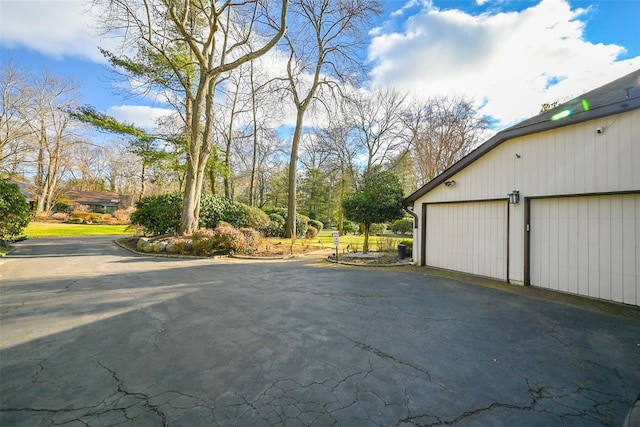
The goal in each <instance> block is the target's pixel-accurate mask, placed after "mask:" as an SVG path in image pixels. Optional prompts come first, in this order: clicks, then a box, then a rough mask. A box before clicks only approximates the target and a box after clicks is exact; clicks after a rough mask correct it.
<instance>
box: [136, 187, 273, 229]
mask: <svg viewBox="0 0 640 427" xmlns="http://www.w3.org/2000/svg"><path fill="white" fill-rule="evenodd" d="M183 203H184V195H183V193H181V192H175V193H168V194H162V195H159V196H149V197H145V198H143V199H141V200H140V201H139V202H138V204H137V205H136V208H137V210H136V211H135V212H134V213H132V214H131V223H132V224H136V225H140V226H143V227H145V228H146V229H147V231H148V232H149V233H151V234H155V235H157V234H165V233H171V232H176V231H178V229H179V227H180V218H181V216H182V208H183ZM199 221H200V222H199V225H200V227H202V228H209V229H214V228H216V227H217V226H218V224H219V223H220V222H221V221H224V222H228V223H230V224H232V225H233V226H234V227H252V228H256V229H261V228H266V227H267V226H268V221H267V216H266V215H265V214H264V213H263V212H262V211H260V210H259V209H256V208H252V207H250V206H247V205H245V204H242V203H237V202H234V201H233V200H231V199H229V198H227V197H224V196H221V195H219V194H203V195H202V196H201V197H200V219H199Z"/></svg>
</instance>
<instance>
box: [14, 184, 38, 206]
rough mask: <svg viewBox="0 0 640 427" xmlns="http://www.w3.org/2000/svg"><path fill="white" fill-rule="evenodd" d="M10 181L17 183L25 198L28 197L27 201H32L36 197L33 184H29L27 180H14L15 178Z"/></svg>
mask: <svg viewBox="0 0 640 427" xmlns="http://www.w3.org/2000/svg"><path fill="white" fill-rule="evenodd" d="M10 181H11V183H12V184H15V185H17V186H18V188H19V189H20V192H21V193H22V195H23V196H24V197H25V199H27V202H32V201H34V200H35V199H36V196H35V191H33V190H34V188H33V186H32V185H30V184H27V183H26V182H20V181H14V180H10Z"/></svg>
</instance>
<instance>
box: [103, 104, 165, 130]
mask: <svg viewBox="0 0 640 427" xmlns="http://www.w3.org/2000/svg"><path fill="white" fill-rule="evenodd" d="M106 113H107V114H108V115H109V116H112V117H114V118H116V119H118V120H119V121H121V122H124V123H130V124H134V125H136V126H137V127H141V128H144V129H152V128H154V127H156V120H157V119H159V118H160V117H164V116H169V115H171V114H173V113H174V110H171V109H168V108H154V107H147V106H142V105H117V106H113V107H109V108H108V109H107V111H106Z"/></svg>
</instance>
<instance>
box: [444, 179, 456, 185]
mask: <svg viewBox="0 0 640 427" xmlns="http://www.w3.org/2000/svg"><path fill="white" fill-rule="evenodd" d="M444 185H446V186H447V187H453V186H454V185H456V182H455V181H454V180H451V181H445V182H444Z"/></svg>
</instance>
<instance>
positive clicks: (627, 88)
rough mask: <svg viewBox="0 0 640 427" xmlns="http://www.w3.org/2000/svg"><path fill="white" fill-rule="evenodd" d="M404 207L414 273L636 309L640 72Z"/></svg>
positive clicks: (476, 159) (521, 133)
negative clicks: (410, 223)
mask: <svg viewBox="0 0 640 427" xmlns="http://www.w3.org/2000/svg"><path fill="white" fill-rule="evenodd" d="M404 205H405V206H406V207H407V208H409V209H410V210H411V211H412V212H413V213H414V216H415V225H416V228H415V229H414V247H413V254H414V259H416V261H417V262H418V264H420V265H426V266H431V267H437V268H443V269H448V270H455V271H461V272H466V273H471V274H476V275H481V276H487V277H491V278H495V279H499V280H504V281H508V282H510V283H515V284H524V285H531V286H538V287H542V288H548V289H553V290H557V291H562V292H568V293H573V294H578V295H585V296H589V297H595V298H600V299H605V300H610V301H616V302H621V303H625V304H631V305H640V70H637V71H634V72H633V73H630V74H628V75H627V76H624V77H622V78H620V79H618V80H615V81H613V82H611V83H609V84H607V85H604V86H602V87H600V88H597V89H595V90H592V91H590V92H588V93H585V94H584V95H581V96H579V97H577V98H575V99H572V100H571V101H569V102H566V103H564V104H562V105H559V106H557V107H555V108H553V109H551V110H549V111H547V112H545V113H543V114H540V115H538V116H535V117H533V118H531V119H528V120H525V121H523V122H521V123H519V124H517V125H515V126H513V127H510V128H508V129H505V130H503V131H501V132H499V133H498V134H496V135H495V136H494V137H493V138H491V139H490V140H488V141H487V142H485V143H484V144H482V145H481V146H480V147H478V148H477V149H476V150H474V151H473V152H471V153H470V154H469V155H467V156H466V157H464V158H462V159H461V160H460V161H459V162H457V163H456V164H454V165H453V166H451V167H450V168H449V169H447V170H446V171H444V172H443V173H442V174H440V175H439V176H438V177H436V178H435V179H433V180H432V181H430V182H429V183H427V184H426V185H425V186H423V187H422V188H420V189H419V190H417V191H416V192H415V193H413V194H411V195H410V196H409V197H407V198H406V199H405V200H404Z"/></svg>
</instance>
